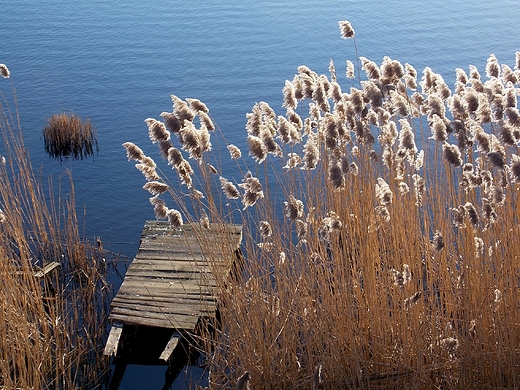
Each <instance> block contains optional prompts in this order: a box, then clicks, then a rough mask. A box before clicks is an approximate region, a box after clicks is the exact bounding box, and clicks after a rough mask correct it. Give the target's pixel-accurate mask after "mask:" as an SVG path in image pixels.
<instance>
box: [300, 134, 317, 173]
mask: <svg viewBox="0 0 520 390" xmlns="http://www.w3.org/2000/svg"><path fill="white" fill-rule="evenodd" d="M317 143H318V139H317V136H316V135H315V134H314V133H311V134H309V136H308V137H307V142H306V143H305V145H304V147H303V153H304V154H303V167H302V169H306V170H313V169H316V166H317V165H318V163H319V161H320V150H319V148H318V145H317Z"/></svg>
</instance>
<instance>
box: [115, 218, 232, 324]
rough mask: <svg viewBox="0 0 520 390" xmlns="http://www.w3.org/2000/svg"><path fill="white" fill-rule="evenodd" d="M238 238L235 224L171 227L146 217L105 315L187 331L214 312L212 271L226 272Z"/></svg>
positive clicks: (222, 273)
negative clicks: (129, 260) (201, 318)
mask: <svg viewBox="0 0 520 390" xmlns="http://www.w3.org/2000/svg"><path fill="white" fill-rule="evenodd" d="M241 239H242V226H241V225H218V224H216V225H212V226H211V228H210V229H209V230H204V229H202V228H201V227H200V226H198V225H196V224H195V225H190V224H186V225H183V226H182V228H181V229H171V227H170V226H169V225H168V223H167V222H162V221H146V223H145V225H144V228H143V232H142V235H141V243H140V246H139V249H138V251H137V254H136V257H135V259H134V261H133V262H132V264H131V265H130V266H129V268H128V271H127V274H126V276H125V279H124V281H123V283H122V285H121V287H120V290H119V292H118V293H117V295H116V297H115V298H114V299H113V301H112V304H111V307H112V312H111V314H110V317H109V318H110V319H111V320H112V321H120V322H122V323H125V324H132V325H147V326H158V327H166V328H178V329H182V327H184V326H185V327H186V328H185V329H186V330H188V331H192V330H193V329H194V327H195V324H196V323H197V321H198V319H199V317H212V316H214V313H215V310H216V298H215V296H214V294H215V291H216V280H215V276H214V275H215V274H218V275H224V274H225V273H229V272H230V270H231V267H232V265H233V263H234V262H235V261H236V260H237V250H238V248H239V246H240V242H241Z"/></svg>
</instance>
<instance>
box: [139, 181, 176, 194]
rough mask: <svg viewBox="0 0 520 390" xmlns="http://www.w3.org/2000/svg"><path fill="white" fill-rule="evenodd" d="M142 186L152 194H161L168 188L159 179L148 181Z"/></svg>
mask: <svg viewBox="0 0 520 390" xmlns="http://www.w3.org/2000/svg"><path fill="white" fill-rule="evenodd" d="M143 188H144V189H145V190H147V191H148V192H149V193H150V194H152V195H162V194H164V193H165V192H166V191H168V190H169V189H170V187H168V185H166V184H164V183H161V182H159V181H149V182H148V183H146V184H145V185H144V186H143Z"/></svg>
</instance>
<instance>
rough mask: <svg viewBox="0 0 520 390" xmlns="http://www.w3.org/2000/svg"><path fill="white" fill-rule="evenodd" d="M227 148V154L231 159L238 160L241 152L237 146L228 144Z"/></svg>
mask: <svg viewBox="0 0 520 390" xmlns="http://www.w3.org/2000/svg"><path fill="white" fill-rule="evenodd" d="M227 149H228V150H229V154H230V156H231V158H232V159H233V160H238V159H239V158H240V157H242V152H241V151H240V149H239V148H238V147H237V146H235V145H233V144H229V145H228V146H227Z"/></svg>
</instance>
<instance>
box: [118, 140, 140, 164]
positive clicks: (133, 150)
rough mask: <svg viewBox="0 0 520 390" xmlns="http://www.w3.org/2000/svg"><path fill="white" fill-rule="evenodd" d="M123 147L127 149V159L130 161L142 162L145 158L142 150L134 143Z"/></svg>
mask: <svg viewBox="0 0 520 390" xmlns="http://www.w3.org/2000/svg"><path fill="white" fill-rule="evenodd" d="M123 147H124V148H125V149H126V157H127V158H128V161H130V160H135V161H141V160H142V159H143V158H144V157H145V154H144V153H143V151H142V150H141V148H140V147H139V146H137V145H136V144H134V143H132V142H125V143H124V144H123Z"/></svg>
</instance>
